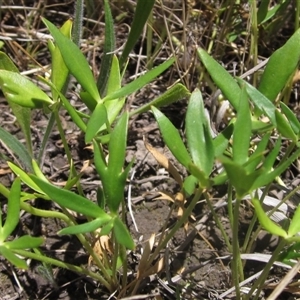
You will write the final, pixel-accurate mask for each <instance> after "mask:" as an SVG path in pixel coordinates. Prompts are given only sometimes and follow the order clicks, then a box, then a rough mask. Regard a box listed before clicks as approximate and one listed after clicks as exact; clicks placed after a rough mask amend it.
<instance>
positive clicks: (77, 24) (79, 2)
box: [72, 0, 84, 46]
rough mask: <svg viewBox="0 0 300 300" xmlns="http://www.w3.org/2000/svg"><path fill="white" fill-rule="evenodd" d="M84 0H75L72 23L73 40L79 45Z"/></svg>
mask: <svg viewBox="0 0 300 300" xmlns="http://www.w3.org/2000/svg"><path fill="white" fill-rule="evenodd" d="M83 10H84V1H83V0H76V2H75V16H74V23H73V36H72V37H73V42H74V43H75V44H76V45H77V46H79V44H80V39H81V36H82V20H83Z"/></svg>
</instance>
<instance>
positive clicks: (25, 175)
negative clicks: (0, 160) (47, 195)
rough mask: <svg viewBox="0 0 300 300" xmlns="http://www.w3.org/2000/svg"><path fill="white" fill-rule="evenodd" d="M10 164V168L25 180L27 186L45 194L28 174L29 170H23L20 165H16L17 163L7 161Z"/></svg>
mask: <svg viewBox="0 0 300 300" xmlns="http://www.w3.org/2000/svg"><path fill="white" fill-rule="evenodd" d="M7 164H8V166H9V167H10V169H11V170H12V171H13V172H14V173H15V174H16V175H17V176H19V177H20V179H21V180H22V182H24V183H25V184H26V185H27V186H29V187H30V188H31V189H33V190H34V191H36V192H38V193H40V194H44V193H43V191H42V190H41V189H40V188H39V187H38V186H37V185H36V184H35V182H34V181H33V180H32V179H31V178H30V176H29V175H28V173H27V172H25V171H24V170H22V169H21V168H19V167H18V166H16V165H15V164H13V163H11V162H8V163H7Z"/></svg>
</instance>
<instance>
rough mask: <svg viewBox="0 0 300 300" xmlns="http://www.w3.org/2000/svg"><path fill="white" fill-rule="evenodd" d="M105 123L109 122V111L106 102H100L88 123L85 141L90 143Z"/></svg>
mask: <svg viewBox="0 0 300 300" xmlns="http://www.w3.org/2000/svg"><path fill="white" fill-rule="evenodd" d="M103 124H107V112H106V107H105V105H104V103H102V102H99V103H98V104H97V105H96V107H95V109H94V111H93V112H92V115H91V117H90V119H89V121H88V123H87V127H86V133H85V143H86V144H87V143H89V142H91V141H92V139H93V138H94V137H95V135H96V134H97V133H98V132H99V130H100V128H101V127H102V125H103Z"/></svg>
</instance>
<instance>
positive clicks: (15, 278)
mask: <svg viewBox="0 0 300 300" xmlns="http://www.w3.org/2000/svg"><path fill="white" fill-rule="evenodd" d="M5 2H9V1H4V4H3V5H8V3H5ZM16 2H18V1H15V4H17V3H16ZM21 2H22V5H25V3H24V2H26V6H29V7H30V6H31V7H37V6H38V2H37V1H21ZM46 2H47V4H48V5H50V4H51V5H54V6H53V9H55V10H56V12H58V11H60V12H61V13H55V12H53V9H51V7H50V6H49V7H48V8H47V9H45V10H41V12H40V14H43V15H45V16H46V17H47V18H49V19H50V20H51V21H53V22H55V23H56V24H59V25H60V24H61V23H62V22H63V20H65V19H66V18H67V17H68V15H69V14H73V3H71V2H72V1H70V3H68V4H67V5H64V4H60V3H59V1H45V3H46ZM50 2H51V3H50ZM100 2H101V1H95V3H97V7H98V3H100ZM196 2H197V1H196ZM199 2H201V1H199ZM70 4H71V5H70ZM55 5H57V6H55ZM99 5H100V4H99ZM170 5H171V4H170ZM198 6H199V7H200V5H198ZM195 7H196V8H198V7H197V3H196V4H195ZM98 9H99V10H100V9H101V8H100V6H99V7H98ZM112 9H113V13H117V12H118V7H115V6H114V5H113V6H112ZM124 10H127V11H129V12H130V7H125V8H124ZM27 13H28V11H27ZM2 14H3V15H2V18H3V20H2V25H7V26H8V25H10V26H14V28H20V27H22V28H23V25H22V26H21V24H23V20H22V18H21V16H22V15H24V10H20V11H17V12H16V11H13V10H10V9H5V10H3V12H2ZM130 16H131V14H130V13H128V15H127V17H128V18H129V20H130ZM204 17H207V16H206V15H204ZM5 18H6V19H5ZM37 19H38V18H37ZM37 19H36V20H37ZM85 22H86V23H85V25H86V28H87V29H86V30H85V32H84V37H85V38H87V36H89V38H90V39H93V38H96V37H97V36H98V37H99V35H100V34H101V32H100V33H99V26H97V25H94V26H95V27H93V26H92V25H91V23H89V22H88V21H85ZM98 22H103V20H102V19H101V20H98ZM125 22H126V20H124V23H125ZM203 22H204V23H205V22H206V20H204V21H203ZM128 23H130V21H128ZM36 25H38V24H36ZM117 25H118V29H120V30H119V35H118V37H117V44H118V46H121V45H122V43H123V41H124V36H126V33H127V32H126V30H127V29H126V27H125V26H123V27H122V24H117ZM194 25H195V24H194ZM9 30H10V29H9V27H3V26H2V29H1V32H2V33H3V32H9ZM19 43H20V44H22V42H21V41H19ZM141 43H142V42H141ZM203 43H204V44H205V40H204V41H203ZM12 45H13V44H12V43H10V44H9V43H8V44H7V45H6V46H5V50H6V51H7V52H9V53H10V54H11V55H13V51H12V49H11V47H12ZM22 45H23V47H25V45H24V43H23V44H22ZM35 46H36V60H37V61H38V62H39V63H41V64H42V65H44V64H47V63H49V55H48V54H47V53H45V51H44V48H45V47H44V44H43V43H41V42H38V43H37V44H36V45H35ZM139 47H140V45H138V46H137V52H138V50H139ZM267 48H268V47H267ZM275 48H277V45H276V47H275ZM39 51H40V52H39ZM97 51H98V49H97V50H96V52H97ZM99 51H100V50H99ZM266 51H267V50H266ZM16 53H17V54H18V55H20V56H22V53H20V52H19V51H17V52H16ZM16 53H15V54H16ZM97 55H100V54H99V53H98V52H97V53H96V56H97ZM161 55H163V54H161ZM224 57H225V58H224V59H223V57H222V60H223V62H225V63H226V60H228V61H229V60H230V57H229V56H226V55H225V56H224ZM16 60H17V61H18V66H20V61H21V62H22V63H23V64H22V65H21V66H20V67H21V68H22V70H26V69H30V65H31V63H32V62H31V61H28V59H23V60H21V59H20V57H19V58H18V59H16ZM17 61H16V63H17ZM98 63H99V62H98ZM228 66H229V64H228ZM135 67H136V62H135V61H134V59H133V60H132V61H131V62H130V65H129V67H128V70H129V71H128V72H129V73H130V72H132V73H131V74H129V73H128V74H127V75H126V78H128V77H129V76H131V75H133V74H134V72H135ZM192 71H193V70H191V72H192ZM195 72H196V71H195ZM192 75H193V74H192V73H191V74H190V77H188V78H186V80H187V82H188V84H189V85H190V88H191V90H192V89H193V88H194V87H195V83H194V79H192V78H191V77H192ZM172 76H173V77H172ZM170 78H172V80H171V79H170ZM177 78H178V75H176V72H175V70H174V71H173V72H172V73H171V72H166V73H165V74H164V75H163V76H162V77H161V78H159V79H158V80H157V81H156V82H155V83H153V85H152V86H151V88H145V89H144V90H142V91H140V92H138V93H136V94H135V95H134V96H132V97H131V98H130V99H129V101H128V102H129V103H130V105H131V107H137V106H140V105H142V104H144V103H146V102H147V101H148V99H153V98H154V97H155V96H156V95H158V94H160V93H162V92H163V91H164V90H165V89H166V88H167V87H168V86H169V85H170V84H171V83H172V82H174V81H175V80H176V79H177ZM126 80H128V79H126ZM203 92H204V95H206V94H205V92H206V88H205V89H204V90H203ZM68 97H69V99H70V101H71V103H72V105H74V106H80V105H81V104H80V102H79V101H78V99H77V98H76V96H74V93H72V94H69V95H68ZM185 101H186V100H185V99H183V101H182V102H179V103H177V104H176V105H172V106H170V107H168V108H166V109H165V110H163V112H164V113H166V115H167V116H168V117H169V118H170V119H171V120H172V122H173V123H174V124H175V125H176V126H177V128H178V129H180V130H182V128H184V124H183V120H184V115H185V107H186V105H185V104H186V102H185ZM208 104H209V101H208ZM130 105H129V106H130ZM295 105H296V104H295ZM0 111H1V113H0V125H1V127H2V128H4V129H6V130H7V131H9V132H10V133H11V134H13V135H15V136H16V137H18V138H19V139H20V140H22V138H23V137H22V134H21V132H20V128H19V126H18V124H17V123H16V122H15V120H14V117H13V115H12V114H11V111H10V108H9V106H8V105H7V102H6V100H5V99H4V98H0ZM61 117H62V119H63V120H64V129H65V131H66V134H67V140H68V143H69V146H70V148H71V151H72V156H73V159H74V163H75V166H76V169H77V170H80V169H81V168H82V167H83V165H84V161H86V160H89V159H92V152H91V151H90V150H88V149H86V148H85V144H84V137H83V136H82V134H81V133H80V131H79V130H78V129H77V128H76V127H75V125H74V124H73V123H72V122H71V120H70V117H69V116H68V115H67V113H66V112H64V111H62V113H61ZM48 118H49V116H48V115H46V114H44V113H43V112H40V111H34V112H33V116H32V124H31V125H32V128H31V129H32V138H33V145H34V147H35V149H34V150H35V153H38V150H39V147H40V143H41V140H42V136H43V134H44V130H45V126H46V124H47V120H48ZM143 136H145V137H146V139H147V141H148V142H149V143H150V144H151V145H152V146H153V147H155V148H156V149H157V150H158V151H160V152H162V153H164V154H165V155H166V156H168V157H169V158H170V159H171V160H172V161H173V162H174V164H175V166H176V167H177V168H178V169H179V171H180V172H181V173H182V174H183V175H184V170H182V169H181V168H180V166H179V165H178V164H177V163H176V161H175V160H173V159H172V155H171V154H170V153H169V152H168V150H167V149H166V147H165V146H164V143H163V141H162V138H161V135H160V133H159V130H158V128H157V124H156V122H155V120H154V118H153V116H152V115H151V114H150V113H143V114H141V115H139V116H137V117H136V118H134V119H132V120H130V130H129V138H128V151H127V157H126V160H127V162H129V161H131V159H132V157H133V156H134V157H135V158H136V160H135V176H134V178H133V179H132V183H131V184H132V192H131V197H132V203H133V204H134V205H133V210H134V217H135V221H136V223H137V226H138V232H137V231H136V229H135V227H134V225H133V222H132V219H131V217H130V215H127V223H128V227H129V229H130V232H131V233H132V235H133V237H134V239H135V241H136V244H137V249H136V251H134V252H131V253H129V254H128V259H129V261H130V264H131V268H132V270H133V272H135V271H136V268H137V265H138V262H139V257H140V255H141V251H140V249H141V248H142V247H143V246H144V245H145V243H146V241H147V240H148V239H149V238H150V236H151V234H155V235H157V236H159V235H160V234H161V232H162V229H163V226H164V225H165V223H166V220H167V218H168V217H169V219H168V220H167V226H168V228H171V227H172V225H173V224H174V223H175V222H176V221H177V214H176V211H172V210H173V206H172V204H171V203H170V202H168V201H166V200H157V199H156V197H157V196H158V192H160V191H164V192H168V193H170V194H173V195H175V194H176V193H177V192H179V187H178V185H177V183H176V182H175V181H174V180H173V179H172V178H170V176H169V175H168V174H167V173H166V171H165V170H164V169H163V168H161V166H160V165H159V164H158V163H157V161H156V160H155V159H154V158H153V156H152V155H151V154H150V153H149V152H148V151H147V150H146V148H145V145H144V142H143ZM0 158H1V160H0V182H1V183H2V184H3V185H4V186H7V187H10V185H11V183H12V181H13V179H14V175H13V174H12V173H11V171H10V169H9V168H8V166H7V164H6V161H7V160H11V161H14V160H15V158H14V157H13V156H12V154H11V153H10V152H9V150H8V149H6V148H5V147H4V145H2V144H0ZM43 172H44V173H45V175H46V176H47V177H48V178H50V179H51V180H52V181H54V182H64V181H66V180H67V178H68V174H69V165H68V163H67V159H66V156H65V153H64V150H63V147H62V143H61V140H60V137H59V134H58V131H57V130H56V129H55V128H54V130H53V132H52V134H51V138H50V140H49V143H48V145H47V151H46V156H45V163H44V169H43ZM286 175H287V182H290V183H291V182H295V184H297V181H296V179H297V177H298V170H296V171H295V170H289V171H288V172H287V174H286ZM81 181H82V186H83V187H84V193H85V195H86V196H87V197H88V198H89V199H91V200H92V201H95V200H96V191H97V187H98V185H99V178H98V177H97V174H96V172H95V170H94V167H93V165H90V166H89V167H87V168H86V169H85V172H84V175H83V177H82V180H81ZM225 195H226V187H221V188H220V189H219V190H217V191H211V196H212V201H213V203H214V204H216V203H219V204H222V203H224V202H225V201H226V198H225ZM0 197H1V195H0ZM0 199H1V200H2V207H3V209H4V211H5V209H6V199H4V198H0ZM126 199H127V194H126ZM34 206H35V207H38V208H44V209H45V208H47V209H52V210H58V209H59V208H57V207H55V206H54V205H53V204H51V203H49V202H47V201H43V200H37V201H36V202H35V204H34ZM217 213H218V214H219V216H220V219H221V220H222V222H223V224H224V225H225V228H227V230H228V233H230V229H229V228H230V226H229V221H228V215H227V211H226V208H225V207H222V206H221V208H220V209H218V211H217ZM252 214H253V211H252V208H251V207H250V206H247V205H245V206H244V207H243V211H241V220H240V236H241V239H242V238H243V237H244V236H245V233H246V231H247V228H248V225H249V222H250V219H251V217H252ZM190 221H191V223H190V225H189V228H188V230H187V231H185V230H184V229H183V228H182V229H180V230H179V231H178V232H177V233H176V234H175V236H174V238H173V239H172V240H171V242H170V243H169V244H168V247H167V249H166V251H165V253H162V254H161V256H162V257H163V256H165V257H166V258H167V261H169V262H170V263H167V264H166V265H165V266H164V268H163V269H162V270H161V272H160V273H159V274H157V275H156V276H150V277H149V278H147V279H146V280H144V282H143V284H142V285H141V289H140V290H138V292H137V294H138V295H140V296H137V298H130V299H234V293H232V294H228V295H227V296H226V297H224V298H220V297H219V296H220V295H221V294H222V293H223V292H225V291H227V290H228V289H229V288H230V287H232V282H231V280H232V278H231V271H230V256H229V253H228V249H227V247H226V245H225V243H224V241H223V238H222V236H221V233H220V231H219V229H218V228H217V226H216V224H215V223H214V221H213V219H212V217H211V215H210V214H209V213H208V208H207V207H206V205H205V204H204V201H203V202H201V203H199V204H198V205H197V206H196V208H195V211H194V220H192V218H191V220H190ZM64 227H65V224H64V223H63V222H61V221H59V220H56V219H44V218H38V217H35V216H32V215H29V214H27V213H23V214H22V215H21V216H20V224H19V226H18V228H17V229H16V231H15V232H14V234H15V236H16V237H17V236H21V235H22V234H31V235H33V236H43V237H44V238H45V243H44V245H43V247H42V250H43V251H44V253H45V254H46V255H47V256H50V257H53V258H57V259H60V260H63V261H65V262H68V263H72V264H76V265H80V266H86V267H87V268H88V267H89V266H88V255H87V253H86V252H85V251H84V249H83V248H82V245H81V244H80V242H79V241H78V240H77V239H76V238H75V237H72V236H58V235H57V232H58V231H59V230H60V229H62V228H64ZM195 227H196V228H197V229H195ZM274 243H275V244H276V241H275V242H274ZM273 247H274V244H272V243H271V241H270V240H268V236H263V238H262V240H260V241H258V245H257V249H253V251H255V250H257V251H259V252H265V253H268V252H269V251H270V250H272V249H273ZM0 259H1V265H0V282H1V283H0V300H12V299H22V300H23V299H32V300H33V299H39V300H41V299H49V300H50V299H53V300H54V299H62V300H67V299H115V298H114V296H113V295H110V294H109V293H108V292H107V291H106V290H105V289H103V287H102V286H101V285H99V284H98V283H96V282H94V281H93V280H91V279H89V278H86V277H84V276H79V275H78V274H76V273H74V272H71V271H68V270H64V269H60V268H56V267H53V270H52V271H53V278H54V282H51V281H50V280H49V279H47V276H46V275H45V269H43V268H42V266H41V265H40V264H39V263H37V262H35V261H29V262H28V264H29V267H30V268H29V271H23V270H16V269H15V268H14V267H13V266H11V265H10V264H8V263H7V262H6V261H5V260H4V259H3V258H0ZM262 267H263V263H257V262H255V261H253V262H251V261H248V262H247V264H246V265H245V271H246V278H247V277H249V276H251V275H253V274H255V273H256V272H258V271H260V270H261V268H262ZM179 274H180V275H181V276H178V275H179ZM283 274H285V270H282V269H276V270H274V271H273V273H272V276H271V279H272V283H274V282H276V280H279V279H280V278H281V277H282V275H283ZM270 292H271V288H270V290H268V289H267V288H266V289H265V296H267V295H268V293H270ZM298 292H299V291H298ZM293 293H294V292H289V291H287V292H286V293H284V294H282V295H281V298H279V299H296V296H295V297H294V296H293ZM295 295H296V294H295ZM139 297H140V298H139ZM289 297H290V298H289ZM128 299H129V298H128Z"/></svg>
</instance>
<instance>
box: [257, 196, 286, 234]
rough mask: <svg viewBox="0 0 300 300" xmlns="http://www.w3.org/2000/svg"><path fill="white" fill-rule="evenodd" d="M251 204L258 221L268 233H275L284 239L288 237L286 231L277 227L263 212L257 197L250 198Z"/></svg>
mask: <svg viewBox="0 0 300 300" xmlns="http://www.w3.org/2000/svg"><path fill="white" fill-rule="evenodd" d="M252 204H253V206H254V208H255V212H256V215H257V218H258V220H259V223H260V224H261V226H262V227H263V228H264V229H265V230H267V231H268V232H269V233H271V234H274V235H277V236H281V237H283V238H284V239H286V238H287V237H288V235H287V233H286V232H285V230H283V229H282V228H281V227H279V226H278V225H277V224H276V223H274V222H273V221H272V220H271V219H270V218H269V216H268V215H267V214H266V213H265V211H264V210H263V208H262V206H261V203H260V201H259V200H258V199H255V198H254V199H252Z"/></svg>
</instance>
